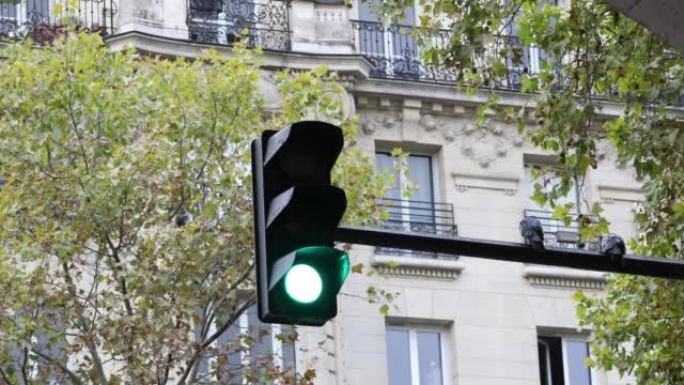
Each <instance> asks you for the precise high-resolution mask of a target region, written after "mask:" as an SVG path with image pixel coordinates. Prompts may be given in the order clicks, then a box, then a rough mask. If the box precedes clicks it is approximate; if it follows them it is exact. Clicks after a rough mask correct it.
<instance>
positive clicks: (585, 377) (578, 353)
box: [565, 340, 591, 385]
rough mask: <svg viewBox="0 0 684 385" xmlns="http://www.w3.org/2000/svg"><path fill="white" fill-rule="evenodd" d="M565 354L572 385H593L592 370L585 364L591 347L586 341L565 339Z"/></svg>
mask: <svg viewBox="0 0 684 385" xmlns="http://www.w3.org/2000/svg"><path fill="white" fill-rule="evenodd" d="M565 354H566V358H567V365H568V368H567V369H568V380H570V385H591V372H590V370H589V368H588V367H587V366H586V365H585V364H584V360H585V359H586V358H587V357H588V356H589V347H588V345H587V343H586V342H585V341H572V340H566V341H565Z"/></svg>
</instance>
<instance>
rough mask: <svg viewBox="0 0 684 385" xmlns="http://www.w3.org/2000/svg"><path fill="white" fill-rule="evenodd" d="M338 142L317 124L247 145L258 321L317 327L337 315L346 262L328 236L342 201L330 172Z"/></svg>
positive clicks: (336, 131) (330, 128) (268, 134)
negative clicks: (250, 176) (250, 146)
mask: <svg viewBox="0 0 684 385" xmlns="http://www.w3.org/2000/svg"><path fill="white" fill-rule="evenodd" d="M343 145H344V138H343V135H342V130H341V129H340V128H339V127H337V126H335V125H332V124H329V123H325V122H319V121H302V122H297V123H293V124H291V125H290V126H288V127H286V128H285V129H283V130H280V131H265V132H264V133H263V134H262V136H261V139H257V140H255V141H254V142H253V143H252V178H253V198H254V202H253V204H254V230H255V231H254V238H255V240H254V241H255V251H256V267H257V292H258V293H257V304H258V306H257V307H258V310H259V318H260V319H261V320H262V321H263V322H274V323H290V324H300V325H313V326H320V325H323V324H324V323H325V322H326V321H327V320H329V319H331V318H333V317H335V315H336V314H337V300H336V296H337V293H338V292H339V290H340V287H341V286H342V283H343V282H344V279H345V278H346V276H347V274H348V273H349V259H348V257H347V255H346V253H344V252H343V251H340V250H337V249H335V248H334V247H333V246H334V244H333V237H332V235H333V232H334V231H335V229H336V228H337V226H338V224H339V222H340V220H341V219H342V215H343V214H344V211H345V210H346V206H347V200H346V197H345V194H344V191H343V190H342V189H340V188H337V187H335V186H332V185H331V182H330V172H331V170H332V167H333V165H334V164H335V161H336V160H337V158H338V156H339V155H340V152H341V151H342V147H343ZM298 265H303V266H298ZM295 267H296V268H295ZM316 277H318V278H316ZM293 293H295V294H296V293H299V295H293ZM315 294H317V295H315Z"/></svg>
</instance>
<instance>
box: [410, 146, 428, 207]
mask: <svg viewBox="0 0 684 385" xmlns="http://www.w3.org/2000/svg"><path fill="white" fill-rule="evenodd" d="M430 166H431V164H430V157H429V156H419V155H411V156H409V158H408V169H409V179H411V181H412V182H413V183H415V184H416V187H417V188H418V189H417V190H416V191H413V194H412V195H411V200H414V201H423V202H432V167H430Z"/></svg>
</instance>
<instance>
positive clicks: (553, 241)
mask: <svg viewBox="0 0 684 385" xmlns="http://www.w3.org/2000/svg"><path fill="white" fill-rule="evenodd" d="M524 214H525V217H526V218H528V217H533V218H537V219H539V220H540V221H541V224H542V228H543V229H544V245H545V246H547V247H562V248H568V249H587V250H600V249H601V247H600V245H599V242H598V241H597V240H595V241H594V240H593V241H584V242H583V241H582V240H581V239H580V234H579V223H578V222H577V221H576V220H574V221H572V222H570V224H569V225H567V226H566V225H565V223H563V221H560V220H558V219H555V218H553V213H552V212H550V211H541V210H525V213H524Z"/></svg>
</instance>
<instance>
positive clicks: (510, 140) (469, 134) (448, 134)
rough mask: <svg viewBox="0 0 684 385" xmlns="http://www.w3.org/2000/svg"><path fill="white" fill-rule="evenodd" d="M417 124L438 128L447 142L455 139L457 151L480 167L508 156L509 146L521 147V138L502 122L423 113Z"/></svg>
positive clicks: (485, 166)
mask: <svg viewBox="0 0 684 385" xmlns="http://www.w3.org/2000/svg"><path fill="white" fill-rule="evenodd" d="M420 126H421V127H422V128H423V129H424V130H425V131H428V132H431V131H436V130H439V131H440V132H441V134H442V137H443V138H444V140H445V141H447V142H448V143H454V142H455V143H458V145H459V147H460V149H461V153H462V154H463V155H464V156H465V157H466V158H468V159H470V160H472V161H474V162H475V163H477V164H478V165H479V166H480V167H481V168H487V167H489V166H490V165H491V164H492V163H493V162H495V161H496V160H498V159H503V158H506V157H507V156H508V153H509V152H510V149H511V148H512V147H516V148H519V147H522V146H523V144H524V141H523V139H522V138H521V137H520V136H519V135H518V134H517V132H515V130H514V129H513V128H510V129H509V128H507V127H506V126H505V125H504V124H503V123H499V122H490V121H487V122H485V124H481V125H477V124H475V123H473V122H468V123H462V122H458V121H454V120H453V119H451V118H449V117H445V116H435V115H432V114H423V115H422V116H421V118H420Z"/></svg>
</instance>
